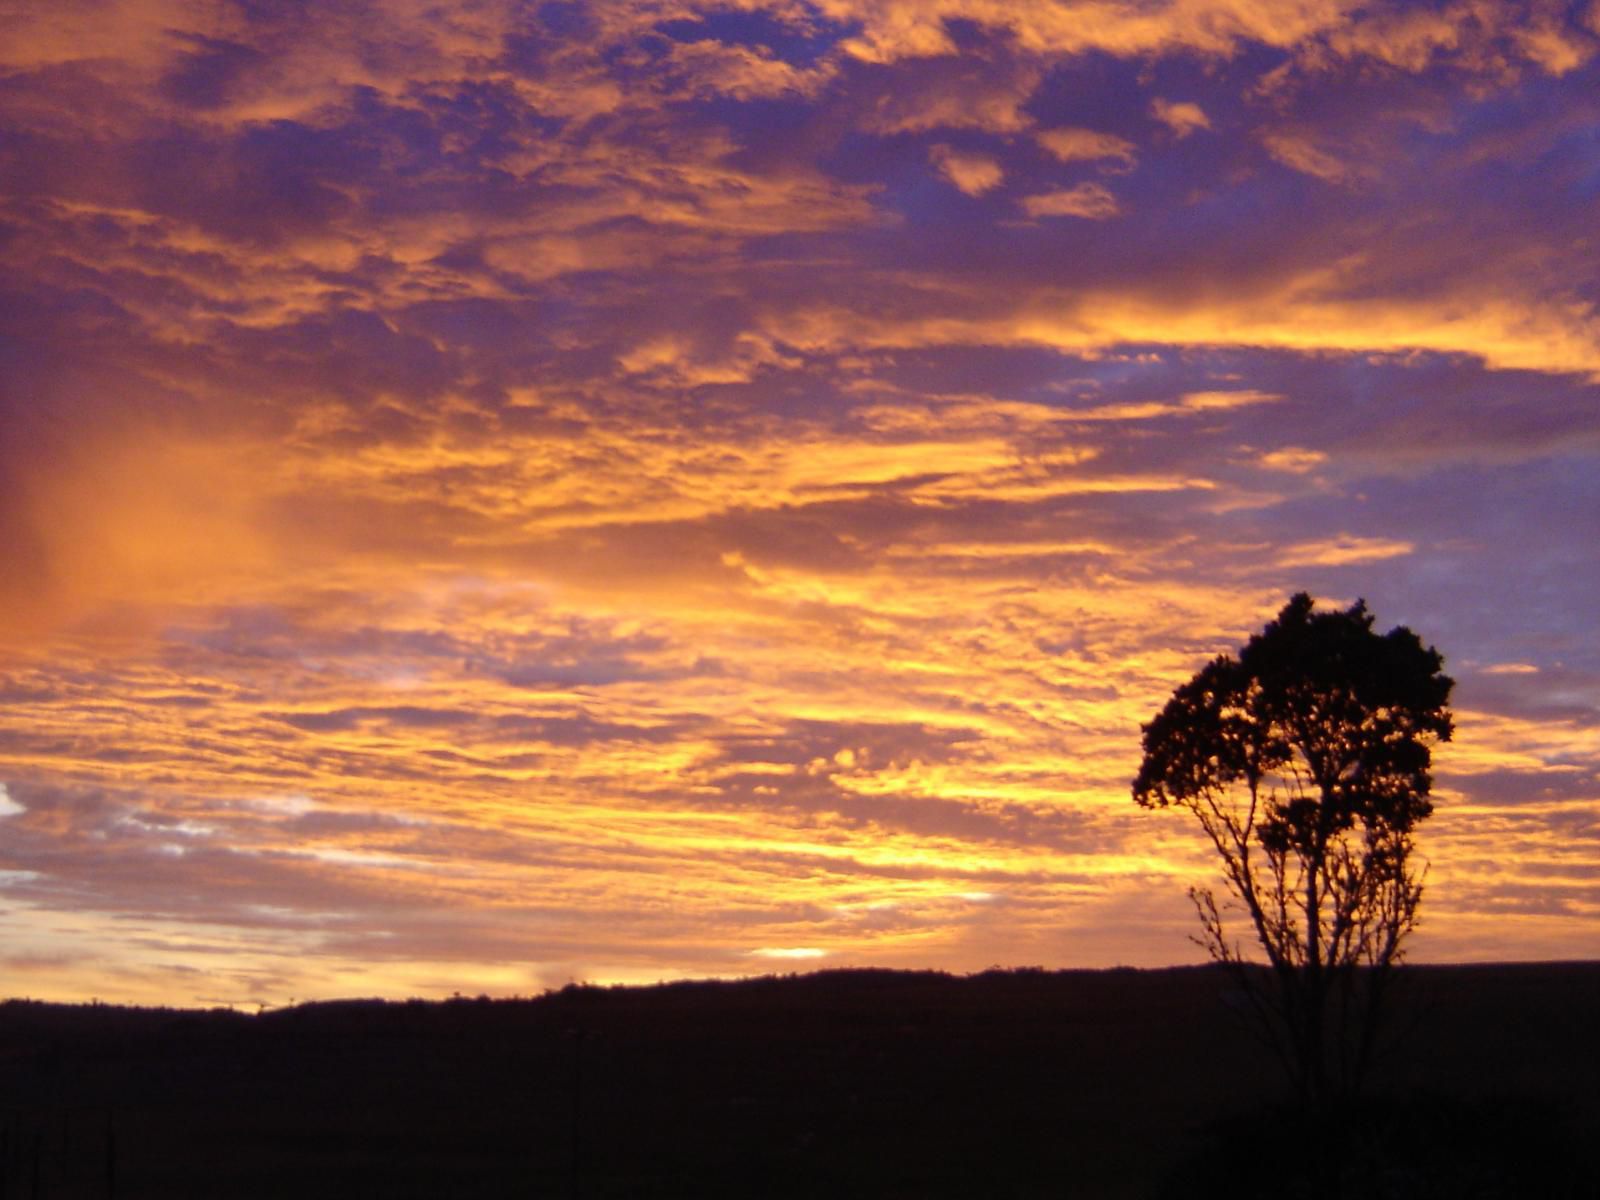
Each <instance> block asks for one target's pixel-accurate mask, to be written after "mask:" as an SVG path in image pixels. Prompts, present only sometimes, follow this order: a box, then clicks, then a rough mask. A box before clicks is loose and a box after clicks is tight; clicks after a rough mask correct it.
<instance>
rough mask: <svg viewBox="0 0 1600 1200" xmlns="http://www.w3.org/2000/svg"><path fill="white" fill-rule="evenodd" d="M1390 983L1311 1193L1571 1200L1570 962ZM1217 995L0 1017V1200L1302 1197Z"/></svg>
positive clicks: (1584, 986) (1044, 985) (1035, 987)
mask: <svg viewBox="0 0 1600 1200" xmlns="http://www.w3.org/2000/svg"><path fill="white" fill-rule="evenodd" d="M1406 980H1407V986H1406V993H1405V994H1406V1010H1405V1012H1404V1013H1403V1014H1402V1015H1403V1018H1404V1019H1405V1020H1406V1021H1408V1022H1411V1023H1413V1025H1414V1026H1415V1032H1414V1034H1413V1036H1412V1037H1411V1039H1410V1041H1409V1043H1408V1045H1407V1052H1406V1054H1405V1055H1404V1056H1402V1057H1399V1058H1396V1059H1395V1060H1394V1061H1393V1062H1392V1064H1391V1069H1390V1070H1389V1072H1388V1073H1387V1075H1386V1076H1385V1077H1384V1079H1383V1080H1382V1084H1383V1089H1382V1090H1383V1095H1384V1096H1385V1097H1386V1098H1385V1099H1384V1100H1382V1102H1381V1103H1379V1104H1376V1105H1374V1107H1373V1108H1372V1109H1371V1110H1369V1112H1368V1113H1367V1114H1365V1115H1364V1116H1363V1118H1362V1121H1361V1123H1360V1125H1359V1134H1360V1136H1359V1137H1355V1136H1352V1137H1351V1138H1349V1139H1347V1140H1348V1141H1350V1142H1351V1143H1352V1144H1351V1145H1349V1146H1348V1147H1346V1149H1345V1150H1344V1151H1342V1152H1341V1154H1340V1156H1339V1157H1338V1159H1337V1160H1336V1161H1334V1162H1333V1164H1332V1166H1331V1167H1330V1166H1329V1165H1328V1164H1323V1166H1322V1167H1321V1168H1319V1169H1318V1171H1316V1172H1312V1174H1318V1173H1320V1174H1321V1175H1322V1176H1325V1177H1330V1176H1329V1171H1330V1170H1331V1171H1333V1172H1334V1173H1335V1174H1339V1175H1341V1176H1342V1177H1343V1181H1342V1182H1340V1181H1339V1180H1334V1185H1335V1190H1333V1191H1331V1192H1327V1193H1326V1194H1330V1195H1341V1194H1342V1195H1351V1196H1355V1195H1376V1194H1391V1195H1395V1196H1434V1195H1438V1196H1446V1195H1451V1196H1454V1195H1466V1194H1472V1195H1479V1196H1501V1195H1504V1196H1524V1195H1573V1196H1586V1197H1587V1196H1596V1195H1600V1188H1596V1186H1595V1184H1596V1180H1600V1162H1597V1159H1596V1157H1595V1152H1594V1151H1593V1150H1591V1149H1589V1148H1590V1147H1594V1146H1597V1145H1600V1087H1597V1086H1596V1084H1597V1079H1596V1066H1595V1064H1596V1063H1600V1033H1597V1031H1596V1029H1595V1024H1596V1022H1595V1020H1594V1017H1595V1014H1596V1013H1597V1012H1600V964H1595V963H1580V964H1544V965H1534V966H1483V967H1479V966H1474V967H1412V968H1407V971H1406ZM1230 990H1231V987H1230V982H1229V980H1228V978H1227V977H1226V975H1224V974H1222V973H1219V972H1217V971H1215V970H1214V969H1212V968H1203V967H1202V968H1181V969H1171V970H1164V971H1134V970H1113V971H1061V972H1053V971H1042V970H1020V971H990V972H986V973H984V974H981V975H975V976H969V977H954V976H949V975H944V974H939V973H936V972H895V971H875V970H870V971H824V972H820V973H816V974H810V975H797V976H786V977H768V978H762V979H752V980H741V981H729V982H697V983H673V984H664V985H660V986H657V987H649V988H597V987H583V986H572V987H568V988H565V989H562V990H561V991H559V992H553V993H550V994H548V995H546V996H542V997H539V998H536V999H530V1000H500V1001H489V1000H487V999H480V1000H473V999H454V1000H448V1001H442V1002H426V1003H425V1002H420V1001H411V1002H384V1001H379V1000H348V1001H339V1002H334V1003H318V1004H306V1005H301V1006H299V1007H296V1008H292V1009H281V1010H273V1011H269V1012H265V1013H262V1014H259V1015H256V1014H243V1013H237V1012H230V1011H227V1010H215V1011H186V1010H169V1009H126V1008H117V1007H109V1006H103V1005H95V1006H89V1005H79V1006H68V1005H52V1004H41V1003H37V1002H29V1001H9V1002H6V1003H5V1004H0V1184H3V1187H0V1195H4V1196H16V1195H23V1196H28V1195H40V1196H50V1197H103V1196H109V1195H114V1196H115V1197H116V1198H117V1200H127V1198H130V1197H152V1198H154V1197H160V1198H161V1200H177V1198H181V1197H206V1198H208V1200H209V1198H214V1197H241V1198H250V1197H289V1196H293V1197H320V1196H328V1197H334V1196H338V1197H359V1196H371V1197H384V1198H385V1200H392V1198H397V1197H412V1196H414V1197H428V1198H430V1200H432V1198H436V1197H480V1196H481V1197H491V1196H493V1197H499V1196H547V1197H569V1196H570V1197H580V1196H581V1197H586V1198H587V1197H623V1196H629V1197H631V1196H685V1197H688V1196H696V1197H698V1196H719V1195H728V1196H732V1195H738V1196H749V1197H764V1196H793V1197H802V1196H805V1197H810V1196H827V1197H838V1196H862V1197H867V1196H870V1197H895V1196H903V1197H936V1196H951V1197H955V1196H961V1197H983V1196H990V1197H1032V1196H1039V1197H1045V1196H1050V1197H1056V1196H1086V1197H1144V1196H1197V1195H1208V1194H1216V1195H1228V1196H1231V1197H1239V1196H1249V1195H1274V1196H1277V1195H1295V1194H1304V1195H1315V1194H1318V1193H1317V1192H1315V1191H1307V1190H1303V1189H1302V1190H1300V1191H1297V1190H1296V1187H1297V1185H1296V1184H1295V1183H1294V1177H1295V1174H1296V1172H1297V1171H1299V1170H1300V1168H1301V1166H1303V1161H1301V1160H1302V1159H1303V1155H1300V1152H1299V1151H1298V1146H1300V1145H1301V1144H1303V1142H1304V1140H1305V1138H1306V1137H1307V1136H1308V1135H1307V1133H1306V1131H1304V1130H1302V1129H1298V1128H1295V1127H1294V1126H1293V1123H1292V1118H1291V1117H1288V1116H1285V1115H1283V1114H1281V1113H1278V1112H1275V1111H1274V1110H1273V1109H1272V1108H1271V1104H1272V1102H1273V1101H1274V1099H1275V1098H1276V1097H1277V1095H1278V1092H1279V1088H1280V1084H1279V1082H1278V1080H1277V1077H1276V1075H1275V1074H1274V1068H1273V1066H1272V1064H1271V1062H1270V1061H1269V1060H1268V1059H1267V1058H1266V1057H1265V1055H1264V1054H1263V1053H1262V1052H1261V1051H1260V1050H1259V1048H1258V1047H1257V1046H1256V1045H1255V1044H1254V1042H1253V1040H1252V1038H1251V1036H1250V1033H1249V1031H1248V1029H1247V1028H1246V1027H1245V1026H1244V1025H1243V1024H1242V1022H1241V1019H1240V1015H1239V1013H1238V1011H1237V1009H1236V1006H1235V1005H1233V1004H1230V999H1231V997H1230ZM1357 1143H1359V1144H1357ZM1280 1152H1281V1154H1280ZM1330 1178H1331V1177H1330ZM1306 1186H1307V1187H1309V1186H1310V1185H1309V1184H1307V1185H1306ZM1375 1189H1382V1190H1381V1191H1380V1190H1375Z"/></svg>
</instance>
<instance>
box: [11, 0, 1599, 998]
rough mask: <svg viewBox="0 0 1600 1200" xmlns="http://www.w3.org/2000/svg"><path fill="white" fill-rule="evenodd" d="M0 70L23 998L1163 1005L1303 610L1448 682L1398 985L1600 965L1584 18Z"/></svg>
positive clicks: (592, 34)
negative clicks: (874, 984)
mask: <svg viewBox="0 0 1600 1200" xmlns="http://www.w3.org/2000/svg"><path fill="white" fill-rule="evenodd" d="M0 28H3V29H4V36H3V37H0V72H3V76H0V120H3V121H4V123H5V126H6V128H7V130H8V136H7V138H6V139H5V140H4V144H3V146H0V179H3V180H4V183H3V185H0V186H3V191H0V266H3V276H0V279H3V282H0V292H3V293H4V295H3V298H0V360H3V365H4V372H5V378H6V380H7V387H6V388H5V389H4V390H3V392H0V554H3V555H4V563H5V569H4V570H3V571H0V713H3V716H0V778H3V779H4V780H5V784H4V786H3V787H0V817H3V819H4V821H5V830H6V837H5V838H4V839H3V840H0V889H3V890H4V892H5V893H6V901H7V902H6V904H5V905H4V906H3V907H4V908H5V914H4V918H3V919H4V921H5V923H6V929H5V938H6V945H7V947H8V954H9V955H10V958H9V961H8V971H10V973H11V977H12V978H14V979H15V980H16V981H17V982H16V983H15V984H14V985H13V986H15V987H16V988H17V989H19V990H26V991H29V992H31V993H32V994H39V995H55V996H62V997H68V998H73V997H84V996H89V995H98V996H102V997H108V996H110V997H116V998H125V999H149V1000H180V1001H181V1000H193V999H204V1000H206V1001H207V1002H211V1001H216V1000H250V999H261V1000H266V1001H280V1000H283V999H285V998H287V996H289V995H294V996H298V997H302V998H305V997H309V996H313V995H333V994H340V993H350V992H359V993H362V994H371V993H373V992H388V993H392V994H405V993H416V992H422V993H431V994H448V993H449V992H453V991H457V990H462V991H489V992H496V993H504V992H519V991H520V992H526V991H530V990H535V989H537V988H540V987H543V986H546V985H547V984H549V983H561V982H565V981H566V980H567V979H570V978H574V977H583V978H593V979H615V980H629V979H656V978H668V977H674V976H680V975H687V974H705V973H717V974H740V973H748V972H759V971H762V970H769V969H772V967H773V964H774V963H775V962H779V963H781V962H783V961H784V960H785V959H792V960H798V961H802V962H803V961H806V960H807V959H811V960H815V961H821V962H826V963H829V964H836V963H877V964H889V965H908V966H911V965H914V966H941V967H946V968H955V969H963V968H979V967H986V966H988V965H990V964H992V963H995V962H1008V961H1012V962H1029V963H1032V962H1050V963H1062V964H1082V965H1093V964H1111V963H1119V962H1122V963H1126V962H1135V963H1164V962H1171V961H1179V960H1183V959H1185V958H1187V957H1189V956H1190V955H1191V954H1192V953H1193V951H1192V948H1191V947H1190V946H1189V944H1188V942H1187V940H1186V934H1187V932H1188V929H1189V925H1188V923H1189V920H1190V916H1189V913H1188V912H1187V910H1186V907H1185V902H1184V899H1183V890H1184V885H1185V883H1186V882H1187V881H1188V880H1189V879H1190V878H1192V877H1194V876H1195V875H1196V874H1197V873H1199V872H1202V871H1205V870H1206V869H1207V867H1208V864H1207V863H1206V861H1205V859H1204V856H1203V854H1202V853H1201V848H1200V847H1198V846H1196V845H1195V844H1194V842H1193V840H1192V838H1191V837H1190V836H1189V831H1188V830H1187V829H1184V828H1183V827H1181V826H1180V825H1178V824H1176V823H1163V822H1161V821H1159V820H1155V819H1151V818H1148V817H1142V816H1141V815H1140V814H1138V813H1137V812H1135V811H1132V805H1131V803H1130V802H1129V800H1128V798H1127V784H1128V780H1129V778H1130V777H1131V775H1132V773H1133V770H1134V768H1135V766H1136V758H1137V752H1138V734H1139V730H1138V727H1139V722H1140V721H1141V720H1143V719H1145V718H1147V717H1148V716H1149V714H1150V713H1151V712H1153V711H1154V709H1155V707H1156V706H1157V705H1158V704H1159V703H1160V702H1161V700H1162V699H1163V698H1164V697H1165V695H1166V694H1167V693H1168V692H1169V691H1170V689H1171V687H1172V686H1173V685H1174V684H1175V683H1176V682H1179V681H1181V680H1183V679H1186V678H1188V677H1189V676H1190V675H1191V674H1192V673H1193V671H1194V669H1195V668H1196V667H1197V666H1198V665H1199V664H1200V663H1202V662H1204V661H1205V659H1206V658H1207V657H1208V656H1210V655H1212V654H1214V653H1216V652H1218V651H1220V650H1223V649H1227V648H1229V647H1232V646H1234V645H1237V644H1238V642H1239V641H1241V640H1242V639H1243V638H1244V637H1245V636H1246V635H1247V634H1248V633H1249V632H1250V630H1252V629H1253V628H1255V627H1256V626H1258V625H1259V624H1260V622H1261V621H1262V619H1264V618H1265V617H1266V616H1268V615H1270V614H1271V613H1272V612H1274V611H1275V610H1276V609H1277V607H1278V606H1279V605H1280V604H1281V602H1282V600H1283V597H1284V596H1285V595H1286V594H1287V593H1289V592H1291V591H1294V590H1299V589H1306V590H1310V591H1312V592H1314V593H1316V594H1317V595H1318V596H1319V597H1322V598H1324V599H1326V600H1328V601H1330V602H1347V601H1351V600H1354V599H1355V598H1356V597H1357V596H1365V597H1366V599H1367V600H1368V601H1369V603H1370V604H1371V606H1372V607H1373V609H1374V610H1375V612H1376V613H1377V614H1378V619H1379V621H1380V622H1382V623H1400V622H1405V623H1409V624H1411V625H1412V626H1413V627H1414V628H1416V629H1417V630H1418V631H1419V632H1420V633H1422V635H1423V636H1424V637H1425V638H1427V639H1428V640H1431V641H1435V642H1437V644H1438V645H1439V646H1440V648H1441V649H1442V650H1444V651H1445V653H1446V654H1447V656H1448V658H1449V669H1450V670H1451V671H1452V673H1454V674H1455V675H1456V676H1457V677H1458V678H1459V679H1460V686H1459V688H1458V692H1457V701H1458V704H1459V707H1460V710H1461V714H1460V715H1461V722H1460V725H1461V733H1460V736H1459V740H1458V742H1457V743H1456V744H1455V745H1453V746H1451V747H1449V748H1447V749H1446V750H1445V751H1444V752H1442V753H1441V754H1440V756H1439V772H1438V775H1439V795H1438V799H1439V804H1438V816H1437V818H1436V819H1435V820H1434V821H1433V822H1430V826H1429V828H1428V829H1427V831H1426V833H1425V835H1424V846H1423V849H1424V851H1425V852H1428V853H1430V854H1431V855H1432V856H1433V858H1434V859H1435V868H1434V873H1433V874H1432V875H1431V876H1430V893H1429V899H1428V904H1429V910H1430V919H1429V922H1428V925H1427V926H1426V929H1425V931H1424V932H1423V934H1422V935H1421V937H1419V939H1418V942H1417V953H1418V955H1419V956H1420V957H1427V956H1431V957H1434V958H1452V957H1471V956H1483V957H1510V956H1523V955H1535V956H1540V957H1562V956H1573V955H1577V954H1581V953H1585V952H1587V948H1588V947H1592V946H1593V944H1594V939H1595V937H1596V935H1597V934H1600V892H1597V891H1596V888H1595V884H1594V882H1593V881H1594V880H1595V879H1596V878H1597V877H1600V875H1597V868H1600V849H1597V843H1596V841H1595V839H1594V837H1593V836H1592V834H1593V831H1594V828H1595V822H1596V813H1597V811H1600V789H1597V786H1596V783H1595V781H1596V779H1597V778H1600V743H1597V742H1596V739H1595V736H1594V730H1595V729H1596V728H1600V720H1597V712H1600V651H1597V649H1596V643H1595V639H1594V637H1593V632H1592V597H1593V595H1594V594H1595V592H1596V590H1597V589H1600V569H1597V567H1596V562H1595V559H1594V555H1593V553H1592V548H1593V545H1594V544H1595V542H1596V539H1597V537H1600V483H1597V481H1600V462H1597V459H1600V415H1597V414H1600V385H1597V380H1600V323H1597V317H1596V311H1595V304H1596V299H1597V297H1596V294H1595V291H1594V280H1595V278H1597V277H1600V261H1597V259H1596V251H1595V243H1594V240H1593V238H1592V236H1591V229H1590V226H1591V225H1592V220H1593V212H1594V204H1595V201H1596V199H1597V186H1600V185H1597V180H1600V173H1597V165H1596V158H1595V148H1594V138H1593V130H1594V128H1595V125H1596V123H1597V122H1600V86H1597V85H1600V65H1597V58H1600V5H1597V4H1595V3H1592V2H1585V3H1566V4H1552V5H1543V4H1527V3H1522V2H1520V0H1518V2H1511V0H1505V2H1499V0H1483V2H1481V3H1475V4H1473V5H1470V6H1456V5H1446V6H1438V5H1417V4H1405V3H1381V4H1372V3H1359V4H1358V3H1354V2H1353V0H1351V2H1344V0H1335V2H1332V3H1328V2H1324V0H1317V2H1315V3H1313V2H1311V0H1307V2H1305V3H1299V2H1293V3H1281V2H1274V3H1271V4H1267V3H1240V2H1238V0H1227V2H1222V0H1172V2H1171V3H1163V4H1159V5H1152V6H1144V7H1142V8H1140V9H1139V10H1138V11H1135V10H1133V9H1126V10H1124V9H1116V8H1107V7H1106V6H1103V5H1088V4H1080V3H1076V2H1070V0H1057V2H1047V3H1038V4H1029V5H1011V6H995V5H993V4H990V3H986V2H979V0H937V2H936V3H926V2H922V0H919V2H917V3H911V2H909V0H905V2H902V0H872V2H870V3H867V2H864V0H861V2H858V0H816V2H814V3H808V2H803V0H769V2H758V3H744V4H739V5H724V4H716V3H708V2H707V3H702V2H699V0H685V2H683V3H679V4H675V5H672V6H668V7H666V8H664V7H663V6H661V5H659V4H657V3H654V2H653V0H651V2H648V3H647V2H645V0H637V2H635V0H616V2H614V3H607V4H599V5H577V4H548V5H539V6H530V5H527V4H523V3H513V2H512V0H482V2H481V3H476V4H474V5H471V6H454V7H448V6H447V7H446V8H437V7H434V8H429V7H427V6H416V5H411V4H402V3H397V2H392V0H364V2H363V3H361V4H358V5H355V6H351V5H349V4H332V3H321V2H318V0H312V2H311V3H308V4H303V5H299V6H296V7H295V8H294V10H293V11H292V12H291V11H289V10H283V11H281V12H280V11H278V10H275V9H273V8H271V7H270V6H265V7H264V6H261V5H256V4H247V3H242V2H233V0H224V2H220V3H216V4H211V5H206V6H195V5H189V4H180V3H177V2H176V0H154V2H152V0H142V2H140V3H133V2H132V0H96V3H94V4H92V5H88V6H83V5H79V6H54V7H51V6H43V5H39V6H32V7H31V8H29V9H28V10H26V11H18V12H15V13H13V14H11V15H10V16H7V17H5V18H0ZM980 897H981V899H979V898H980Z"/></svg>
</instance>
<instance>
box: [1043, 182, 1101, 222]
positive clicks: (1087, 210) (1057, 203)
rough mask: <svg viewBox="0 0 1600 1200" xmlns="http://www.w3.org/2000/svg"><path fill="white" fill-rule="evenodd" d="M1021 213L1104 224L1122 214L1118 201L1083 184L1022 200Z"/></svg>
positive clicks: (1095, 185) (1097, 186)
mask: <svg viewBox="0 0 1600 1200" xmlns="http://www.w3.org/2000/svg"><path fill="white" fill-rule="evenodd" d="M1021 203H1022V211H1023V212H1025V213H1027V214H1028V215H1029V216H1030V217H1083V218H1085V219H1087V220H1090V221H1104V220H1108V219H1109V218H1111V217H1114V216H1116V215H1117V214H1118V213H1119V212H1120V211H1121V209H1120V207H1119V206H1118V204H1117V198H1116V197H1115V196H1113V195H1112V194H1111V193H1110V192H1109V191H1107V190H1106V189H1105V188H1104V187H1102V186H1101V185H1100V184H1098V183H1080V184H1078V185H1076V186H1075V187H1070V188H1061V189H1058V190H1056V191H1053V192H1040V193H1038V194H1036V195H1032V196H1024V197H1023V198H1022V201H1021Z"/></svg>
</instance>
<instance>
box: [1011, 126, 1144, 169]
mask: <svg viewBox="0 0 1600 1200" xmlns="http://www.w3.org/2000/svg"><path fill="white" fill-rule="evenodd" d="M1034 138H1035V139H1036V140H1037V141H1038V143H1039V144H1040V145H1041V146H1043V147H1044V148H1045V149H1046V150H1048V151H1049V152H1050V153H1051V154H1052V155H1054V156H1055V157H1056V158H1057V159H1059V160H1060V161H1061V162H1068V163H1069V162H1097V161H1101V160H1104V159H1108V158H1114V159H1117V160H1119V161H1120V162H1122V163H1123V164H1124V165H1127V166H1132V165H1133V162H1134V158H1135V151H1134V146H1133V143H1132V142H1130V141H1127V140H1126V139H1125V138H1119V137H1117V136H1116V135H1115V134H1110V133H1099V132H1096V131H1095V130H1093V129H1074V128H1070V127H1067V128H1061V129H1041V130H1039V131H1038V132H1037V133H1035V134H1034Z"/></svg>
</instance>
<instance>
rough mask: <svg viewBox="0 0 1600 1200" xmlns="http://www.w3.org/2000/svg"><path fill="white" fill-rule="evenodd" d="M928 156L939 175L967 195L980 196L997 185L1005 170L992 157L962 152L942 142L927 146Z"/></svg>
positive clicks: (1003, 177) (1002, 178)
mask: <svg viewBox="0 0 1600 1200" xmlns="http://www.w3.org/2000/svg"><path fill="white" fill-rule="evenodd" d="M928 158H929V160H930V161H931V162H932V163H933V165H934V166H936V167H938V168H939V173H940V174H941V175H943V176H944V177H945V178H946V179H948V180H949V181H950V182H951V183H952V184H954V185H955V186H956V188H957V189H958V190H959V191H962V192H965V193H966V194H967V195H969V196H981V195H983V193H984V192H987V191H990V190H992V189H994V188H996V187H999V186H1000V183H1001V181H1002V180H1004V179H1005V172H1004V171H1002V170H1001V169H1000V164H999V163H997V162H995V161H994V159H992V158H987V157H985V156H984V155H981V154H964V153H962V152H961V151H959V150H952V149H951V148H950V147H949V146H946V145H944V144H943V143H942V142H941V143H937V144H935V145H933V146H930V147H929V148H928Z"/></svg>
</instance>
